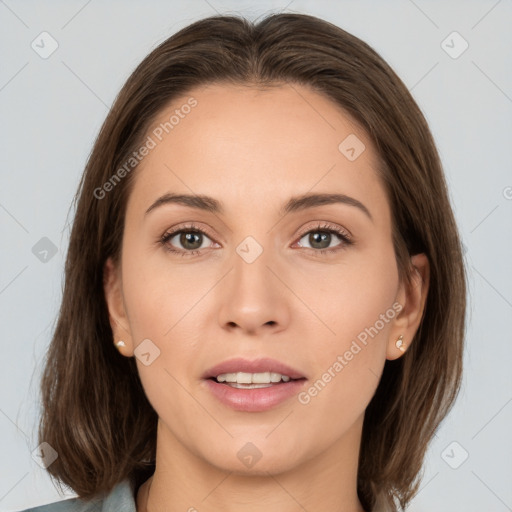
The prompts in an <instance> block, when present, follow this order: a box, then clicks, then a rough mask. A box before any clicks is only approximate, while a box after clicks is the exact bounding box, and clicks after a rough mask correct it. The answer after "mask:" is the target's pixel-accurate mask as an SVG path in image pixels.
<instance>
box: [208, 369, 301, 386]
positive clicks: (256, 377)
mask: <svg viewBox="0 0 512 512" xmlns="http://www.w3.org/2000/svg"><path fill="white" fill-rule="evenodd" d="M209 380H212V381H214V382H216V383H218V384H224V385H226V386H230V387H232V388H236V389H259V388H270V387H273V386H279V385H281V384H283V383H285V382H290V381H296V380H305V377H301V378H297V379H293V378H292V377H290V376H289V375H283V374H281V373H277V372H258V373H247V372H236V373H222V374H220V375H217V377H209Z"/></svg>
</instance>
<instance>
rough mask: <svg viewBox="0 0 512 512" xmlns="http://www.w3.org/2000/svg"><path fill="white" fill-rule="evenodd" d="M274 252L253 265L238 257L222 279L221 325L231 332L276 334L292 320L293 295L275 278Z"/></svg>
mask: <svg viewBox="0 0 512 512" xmlns="http://www.w3.org/2000/svg"><path fill="white" fill-rule="evenodd" d="M270 253H271V251H270V250H269V251H266V250H263V252H262V253H261V254H260V255H259V256H258V257H257V258H256V259H255V260H254V261H252V262H249V261H250V260H246V259H244V258H243V257H241V256H239V254H235V255H234V257H233V268H232V270H231V271H230V272H229V273H228V275H227V276H226V277H225V278H224V279H223V280H222V281H223V283H221V286H222V294H221V295H222V297H221V306H220V308H219V313H218V314H219V322H220V325H221V327H222V328H223V329H226V330H228V331H236V330H239V331H243V332H244V333H246V334H251V335H258V334H260V335H263V334H266V333H271V332H272V333H276V332H279V331H281V330H283V329H286V327H287V325H288V323H289V320H290V309H289V304H288V301H289V300H290V296H289V295H290V292H287V290H286V287H285V285H284V284H283V283H282V281H281V280H280V279H278V277H277V276H276V275H279V271H278V269H276V268H273V267H275V266H276V263H275V260H272V257H271V254H270Z"/></svg>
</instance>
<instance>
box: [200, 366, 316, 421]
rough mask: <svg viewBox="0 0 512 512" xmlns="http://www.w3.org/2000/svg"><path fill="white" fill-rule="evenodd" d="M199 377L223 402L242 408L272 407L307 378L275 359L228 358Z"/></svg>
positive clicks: (285, 398) (258, 408)
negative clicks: (249, 359)
mask: <svg viewBox="0 0 512 512" xmlns="http://www.w3.org/2000/svg"><path fill="white" fill-rule="evenodd" d="M202 378H203V382H204V384H205V386H206V388H207V389H208V390H209V391H210V392H211V394H212V395H213V396H214V397H216V398H217V399H218V400H219V401H220V402H221V403H222V404H224V405H226V406H228V407H230V408H232V409H235V410H237V411H244V412H263V411H266V410H268V409H272V408H275V407H277V406H278V405H279V404H281V403H282V402H284V401H286V400H287V399H289V398H291V397H292V396H294V395H296V394H297V393H298V392H299V391H300V390H301V389H302V388H303V387H304V385H305V383H306V382H307V378H306V377H305V376H304V375H302V374H301V372H299V371H298V370H295V369H293V368H291V367H290V366H288V365H286V364H284V363H281V362H279V361H276V360H274V359H258V360H254V361H248V360H244V359H240V358H238V359H231V360H229V361H225V362H224V363H221V364H219V365H216V366H214V367H213V368H211V369H209V370H208V371H206V372H205V373H204V374H203V376H202Z"/></svg>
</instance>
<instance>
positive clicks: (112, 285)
mask: <svg viewBox="0 0 512 512" xmlns="http://www.w3.org/2000/svg"><path fill="white" fill-rule="evenodd" d="M103 289H104V292H105V300H106V302H107V306H108V313H109V318H110V326H111V327H112V333H113V335H114V340H113V342H114V344H115V345H116V347H117V349H118V350H119V352H120V353H121V354H122V355H124V356H126V357H131V356H133V351H134V348H135V347H134V346H133V340H132V337H131V334H130V328H129V323H128V317H127V316H126V310H125V306H124V300H123V288H122V279H121V268H120V267H117V266H116V265H115V264H114V262H113V261H112V258H108V259H107V261H106V262H105V265H104V267H103ZM119 341H123V342H124V346H123V345H121V346H118V345H117V343H118V342H119Z"/></svg>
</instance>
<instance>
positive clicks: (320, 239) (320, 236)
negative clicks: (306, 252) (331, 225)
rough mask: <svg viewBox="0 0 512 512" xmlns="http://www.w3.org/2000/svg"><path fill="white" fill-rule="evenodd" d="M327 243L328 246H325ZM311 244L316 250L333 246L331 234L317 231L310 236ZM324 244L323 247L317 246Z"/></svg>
mask: <svg viewBox="0 0 512 512" xmlns="http://www.w3.org/2000/svg"><path fill="white" fill-rule="evenodd" d="M326 241H327V244H326V245H325V242H326ZM309 243H310V244H311V247H314V248H316V249H325V248H327V247H329V245H330V244H331V233H327V232H325V231H317V232H315V233H311V234H310V235H309ZM322 243H324V245H323V246H322V247H317V246H316V244H320V245H322Z"/></svg>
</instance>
